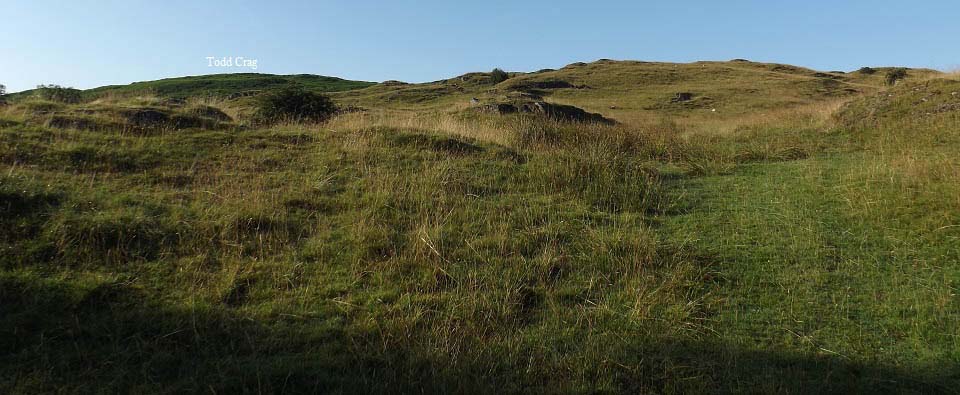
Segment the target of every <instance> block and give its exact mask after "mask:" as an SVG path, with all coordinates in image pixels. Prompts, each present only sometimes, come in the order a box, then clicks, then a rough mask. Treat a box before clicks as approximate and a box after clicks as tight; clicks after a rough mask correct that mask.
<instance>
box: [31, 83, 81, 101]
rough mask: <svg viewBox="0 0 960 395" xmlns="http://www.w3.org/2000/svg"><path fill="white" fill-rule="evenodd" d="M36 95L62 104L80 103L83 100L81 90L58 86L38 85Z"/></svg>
mask: <svg viewBox="0 0 960 395" xmlns="http://www.w3.org/2000/svg"><path fill="white" fill-rule="evenodd" d="M36 95H37V96H38V97H40V98H41V99H44V100H50V101H55V102H61V103H79V102H81V101H82V100H83V92H82V91H81V90H79V89H74V88H65V87H62V86H60V85H56V84H50V85H37V90H36Z"/></svg>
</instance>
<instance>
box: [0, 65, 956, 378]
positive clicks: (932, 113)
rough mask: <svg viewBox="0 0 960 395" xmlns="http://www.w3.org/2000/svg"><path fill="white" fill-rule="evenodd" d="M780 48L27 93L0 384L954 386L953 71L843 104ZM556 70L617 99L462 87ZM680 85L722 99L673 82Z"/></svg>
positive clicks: (14, 145) (8, 236)
mask: <svg viewBox="0 0 960 395" xmlns="http://www.w3.org/2000/svg"><path fill="white" fill-rule="evenodd" d="M774 67H776V66H775V65H762V64H751V63H742V62H734V63H723V64H715V63H708V64H700V65H698V64H694V65H668V64H638V63H637V64H635V63H612V64H609V62H600V63H598V64H595V65H583V66H580V65H577V66H573V67H571V68H569V69H565V70H560V71H556V72H545V73H540V74H536V75H529V76H520V77H516V79H514V80H508V81H507V82H505V83H503V84H501V85H500V86H496V87H494V86H492V85H489V84H485V83H483V82H482V81H481V80H480V79H479V78H482V76H476V75H475V76H468V78H466V80H467V81H458V82H456V84H457V85H459V86H460V87H461V88H463V89H464V92H459V93H449V94H445V95H446V96H434V95H435V94H436V93H437V91H436V88H437V87H443V88H442V89H454V90H459V88H450V87H449V85H450V84H451V82H449V81H448V82H444V83H437V84H425V85H413V86H405V87H390V86H382V85H378V86H374V87H371V88H367V89H364V90H358V91H353V92H347V93H341V94H337V96H338V98H339V99H340V100H341V101H344V102H349V103H351V104H358V105H362V106H368V107H385V108H386V110H384V111H380V110H374V111H371V112H369V113H365V114H349V115H345V116H342V117H341V118H339V119H337V120H335V121H333V122H331V123H329V124H326V125H322V126H319V127H309V126H298V125H291V126H284V127H278V128H275V129H267V130H242V129H238V130H230V129H227V130H221V131H206V130H196V129H192V130H181V131H175V132H174V131H170V132H164V133H147V134H136V133H130V132H123V133H121V132H119V131H111V130H105V131H76V130H56V129H49V128H46V127H41V126H36V125H35V124H33V123H31V122H29V120H26V119H20V118H17V115H16V114H18V113H16V112H15V113H10V112H8V113H7V114H6V117H7V118H12V119H13V120H14V121H15V122H13V123H12V124H8V125H6V126H4V127H3V129H2V132H0V136H2V140H0V158H2V160H3V163H4V164H5V165H6V167H7V168H6V169H5V171H4V172H3V178H2V179H0V180H2V181H0V199H3V200H2V203H3V204H2V205H0V209H3V210H4V211H3V216H2V218H3V221H4V223H3V228H4V229H7V230H8V231H6V232H3V233H2V238H0V242H2V243H3V246H2V247H3V248H4V250H5V251H11V253H10V254H5V255H4V256H3V260H2V261H0V267H2V271H0V273H2V275H0V315H3V316H4V317H9V318H8V319H5V320H3V321H2V324H0V325H2V327H0V333H3V334H5V336H2V337H0V338H2V339H4V340H3V341H2V342H0V362H2V363H0V366H2V368H0V388H3V389H11V390H19V391H20V392H43V391H50V390H52V389H54V388H58V389H61V390H64V391H68V392H69V391H81V390H87V391H93V389H94V388H98V389H101V390H106V391H110V390H112V389H113V390H119V391H129V390H133V389H137V390H143V391H160V390H167V391H170V390H172V391H178V390H179V391H200V390H209V388H213V389H215V390H216V391H218V392H241V391H246V392H284V391H287V392H302V391H309V390H343V391H345V392H355V391H357V390H375V391H376V390H381V391H382V390H390V391H407V392H413V391H424V392H439V391H446V392H451V391H466V392H484V390H486V391H492V390H499V391H506V392H524V391H525V392H530V391H544V392H554V391H561V392H571V391H577V392H583V391H593V390H600V391H610V392H637V391H647V392H650V391H652V392H661V393H674V392H706V393H715V392H759V393H770V392H793V393H799V392H838V393H839V392H850V391H853V392H870V391H886V392H892V391H899V392H910V391H913V392H925V393H931V392H946V393H949V392H950V391H952V389H953V388H955V387H956V384H957V382H958V380H960V376H958V374H960V373H958V371H957V369H956V368H955V367H956V366H957V361H958V358H960V346H958V340H957V338H956V333H958V330H960V321H958V313H960V311H958V310H957V309H958V301H957V299H956V296H955V294H956V290H957V289H956V288H957V281H960V269H958V267H957V262H958V261H960V250H958V247H957V246H958V245H960V243H958V238H960V233H958V232H960V228H957V227H956V224H958V223H960V200H957V197H958V196H960V191H958V187H957V185H960V172H958V169H960V163H958V162H957V159H956V156H955V155H954V154H953V153H955V152H957V150H958V147H960V135H958V134H957V133H956V131H957V130H958V126H960V118H958V116H957V114H960V112H958V111H956V109H955V108H954V107H952V106H954V104H955V103H960V102H955V100H960V99H956V96H955V95H953V94H952V92H954V91H957V90H960V89H958V88H960V85H958V83H957V82H956V81H951V80H931V81H921V82H918V83H913V82H910V83H905V84H901V85H900V86H898V87H896V88H893V89H892V90H890V91H880V90H881V89H882V88H881V87H880V83H881V80H882V75H873V76H859V75H855V74H850V75H846V76H845V78H847V79H848V80H847V81H845V82H843V84H844V85H843V86H847V85H849V86H855V87H858V88H857V89H860V90H862V91H863V92H868V93H869V95H868V96H867V97H865V98H862V99H859V98H855V97H854V96H850V97H847V98H846V99H853V100H852V101H851V102H850V103H849V104H847V105H846V106H844V107H843V108H842V110H841V111H840V112H839V115H838V116H836V117H833V116H831V114H832V112H833V111H834V109H835V108H836V106H834V105H833V102H834V100H835V96H836V95H835V94H834V93H835V91H834V90H828V91H817V87H818V86H819V84H822V82H820V80H819V79H820V78H822V77H816V76H811V75H812V73H814V72H812V71H807V70H802V69H801V70H798V69H790V70H788V71H789V72H786V71H784V70H777V71H773V70H771V69H772V68H774ZM780 67H783V66H780ZM605 68H609V69H605ZM675 68H680V69H683V70H684V73H680V74H679V75H678V74H676V73H675V72H674V71H672V70H673V69H675ZM604 70H607V71H604ZM644 70H647V71H644ZM695 70H707V72H705V73H704V74H702V75H700V74H697V73H695ZM720 70H729V71H720ZM607 72H609V73H611V75H616V77H608V76H606V75H605V73H607ZM551 73H556V74H551ZM691 73H692V74H693V75H692V76H688V75H687V74H691ZM915 73H918V74H924V73H926V72H915ZM716 75H727V76H729V78H727V77H725V78H723V79H720V80H716V79H713V78H712V77H711V76H716ZM558 76H562V77H563V78H565V79H569V80H571V81H575V82H576V83H578V84H585V85H588V86H591V88H592V89H561V90H558V91H556V92H552V93H550V94H549V95H547V97H548V100H557V101H560V100H562V101H564V102H569V103H571V104H576V105H579V106H582V107H585V108H588V109H594V110H598V111H599V110H603V111H608V112H609V113H608V114H612V115H613V116H614V117H618V116H619V117H620V118H619V119H621V120H624V121H625V122H627V123H628V125H627V126H626V127H623V126H619V127H600V126H592V125H587V126H577V125H558V124H552V123H548V122H543V121H538V120H534V119H529V118H522V117H521V118H513V117H504V118H490V117H486V116H481V115H475V114H469V113H460V112H459V110H460V109H461V108H462V107H463V105H462V100H464V98H467V99H468V98H469V97H473V96H480V95H486V96H483V98H485V99H486V98H492V97H496V96H498V95H502V94H504V93H506V92H507V91H509V90H510V88H509V87H510V86H514V84H518V83H522V82H523V80H524V79H535V78H542V79H545V80H549V79H555V78H558ZM670 76H673V77H670ZM917 77H920V75H915V76H914V78H915V79H916V78H917ZM669 78H676V79H677V80H676V81H675V84H674V85H664V84H660V85H657V84H655V82H656V81H664V80H669ZM617 81H621V83H620V84H618V83H617ZM640 82H643V83H640ZM471 84H472V85H471ZM631 84H637V85H636V86H640V87H643V88H637V89H633V90H631V89H625V88H618V86H621V85H623V86H634V85H631ZM463 85H469V86H465V87H464V86H463ZM742 86H750V87H751V88H752V89H760V90H765V91H766V92H767V93H768V94H766V95H761V94H757V92H743V91H741V90H742V88H741V87H742ZM618 89H620V90H622V92H620V93H619V95H620V96H617V93H616V92H617V90H618ZM687 90H689V91H693V92H698V93H699V92H703V93H704V94H708V95H710V96H711V97H712V98H713V99H714V100H716V102H715V103H722V107H721V106H718V107H719V108H720V109H721V111H719V112H720V114H718V115H720V117H722V118H721V119H713V118H706V117H705V116H702V115H699V114H701V113H702V110H703V109H702V108H683V107H681V108H674V107H660V105H662V104H663V103H664V100H663V99H669V97H670V96H671V95H672V94H673V93H675V92H679V91H687ZM841 91H842V89H841ZM873 92H876V93H873ZM391 95H395V96H391ZM841 95H847V94H846V93H842V94H841ZM390 97H395V99H393V100H392V101H391V100H388V99H389V98H390ZM608 97H615V98H616V99H614V100H613V101H608V100H610V99H608ZM924 99H926V100H924ZM380 100H384V102H383V104H378V103H380ZM844 100H845V99H844ZM667 101H668V100H667ZM611 102H613V103H614V104H610V103H611ZM828 104H829V105H828ZM611 105H616V106H617V107H621V106H631V110H623V111H622V112H620V113H618V112H616V111H617V110H610V109H609V107H610V106H611ZM784 106H786V107H789V108H788V111H781V109H780V108H779V107H784ZM821 106H823V107H821ZM604 108H606V110H604ZM771 108H777V109H776V110H770V109H771ZM397 110H404V111H397ZM410 110H416V111H410ZM611 111H612V112H611ZM635 112H636V113H640V114H639V115H630V114H634V113H635ZM755 112H761V113H763V114H764V115H763V116H754V115H753V114H754V113H755ZM890 114H896V115H895V116H891V115H890ZM713 115H715V114H713V113H712V112H711V114H709V116H713ZM19 122H23V123H19ZM470 136H472V137H474V138H471V137H470Z"/></svg>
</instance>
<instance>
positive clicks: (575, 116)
mask: <svg viewBox="0 0 960 395" xmlns="http://www.w3.org/2000/svg"><path fill="white" fill-rule="evenodd" d="M480 109H481V111H484V112H490V113H496V114H500V115H505V114H513V113H523V114H534V115H540V116H544V117H546V118H550V119H554V120H557V121H567V122H592V123H603V124H614V123H616V122H615V121H613V120H611V119H607V118H605V117H604V116H603V115H600V114H595V113H591V112H587V111H584V110H583V109H581V108H579V107H574V106H568V105H564V104H554V103H547V102H545V101H519V102H516V103H497V104H488V105H485V106H481V107H480Z"/></svg>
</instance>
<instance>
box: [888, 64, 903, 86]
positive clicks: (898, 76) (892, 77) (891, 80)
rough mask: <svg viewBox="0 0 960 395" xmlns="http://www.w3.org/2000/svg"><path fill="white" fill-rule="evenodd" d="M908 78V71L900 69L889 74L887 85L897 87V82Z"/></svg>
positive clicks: (892, 70)
mask: <svg viewBox="0 0 960 395" xmlns="http://www.w3.org/2000/svg"><path fill="white" fill-rule="evenodd" d="M904 78H907V69H905V68H902V67H898V68H895V69H891V70H890V71H888V72H887V85H891V86H893V85H896V83H897V81H900V80H902V79H904Z"/></svg>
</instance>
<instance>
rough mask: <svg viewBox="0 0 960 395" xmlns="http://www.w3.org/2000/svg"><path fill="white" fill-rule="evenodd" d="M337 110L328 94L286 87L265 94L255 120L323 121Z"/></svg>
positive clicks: (260, 121) (263, 121) (262, 121)
mask: <svg viewBox="0 0 960 395" xmlns="http://www.w3.org/2000/svg"><path fill="white" fill-rule="evenodd" d="M336 112H337V106H336V104H335V103H334V102H333V100H331V99H330V98H329V97H327V96H326V95H322V94H318V93H313V92H310V91H307V90H305V89H303V88H285V89H282V90H280V91H277V92H274V93H270V94H267V95H265V96H263V98H262V99H261V100H260V103H259V107H258V109H257V112H256V116H255V120H256V121H257V122H259V123H275V122H280V121H294V122H304V121H306V122H322V121H325V120H327V119H329V118H330V117H331V116H333V114H335V113H336Z"/></svg>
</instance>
